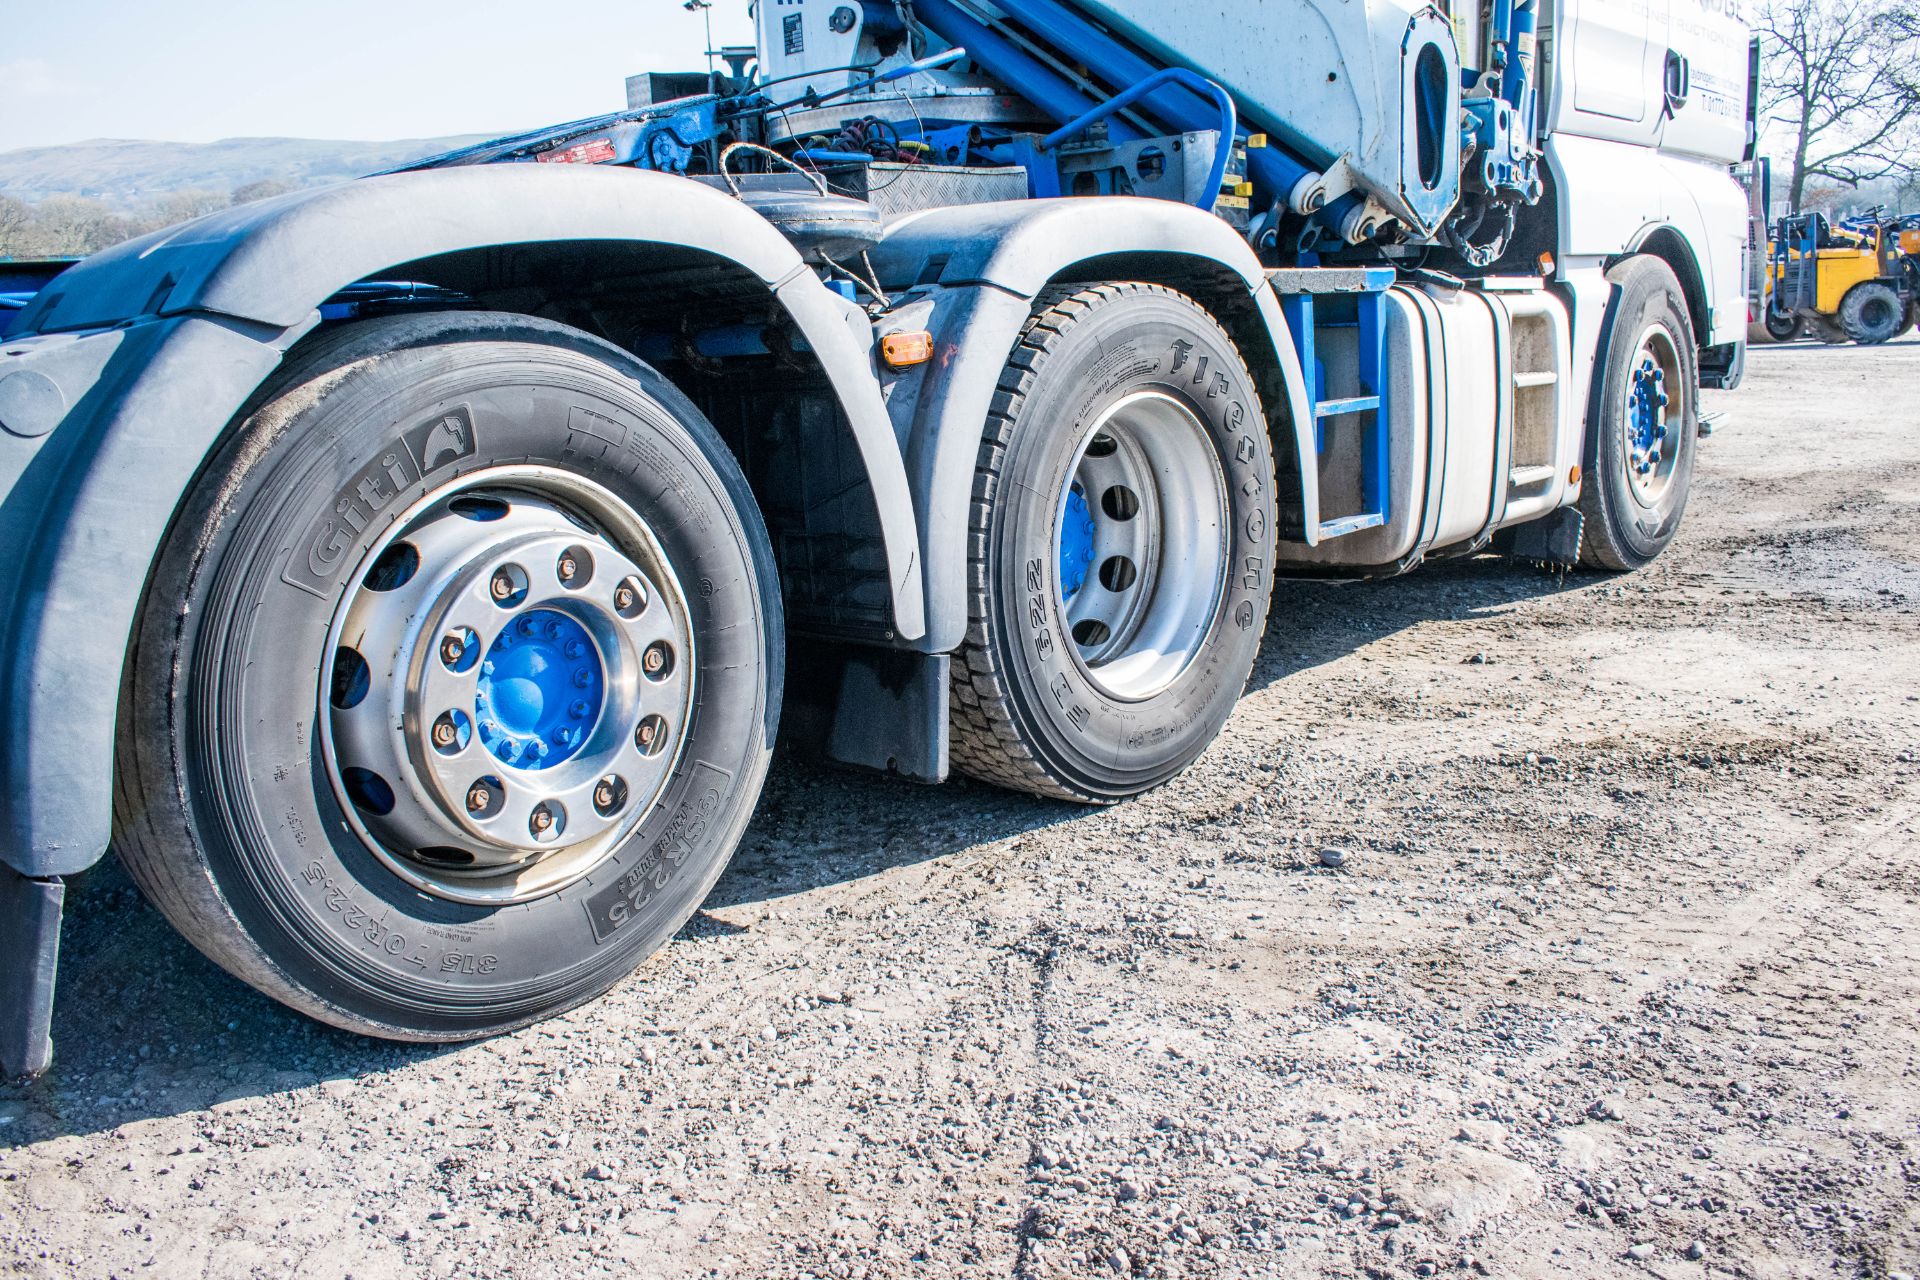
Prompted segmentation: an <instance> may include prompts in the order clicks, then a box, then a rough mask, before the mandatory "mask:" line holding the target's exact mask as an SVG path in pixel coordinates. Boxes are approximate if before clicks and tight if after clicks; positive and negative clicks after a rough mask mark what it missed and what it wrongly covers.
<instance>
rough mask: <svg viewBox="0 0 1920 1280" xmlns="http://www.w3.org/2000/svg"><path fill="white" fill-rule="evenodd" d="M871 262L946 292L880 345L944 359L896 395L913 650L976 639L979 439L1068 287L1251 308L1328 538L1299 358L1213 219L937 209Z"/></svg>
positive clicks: (891, 238)
mask: <svg viewBox="0 0 1920 1280" xmlns="http://www.w3.org/2000/svg"><path fill="white" fill-rule="evenodd" d="M873 258H874V264H875V267H876V269H877V271H878V272H879V275H880V279H881V282H882V283H883V284H884V285H885V286H886V287H887V288H889V289H900V290H909V289H912V288H913V287H915V286H937V288H932V289H930V290H928V291H927V293H926V295H925V296H924V297H922V298H920V299H918V300H909V301H907V302H905V303H904V304H903V305H902V306H901V307H899V308H898V309H897V310H896V312H895V313H894V315H893V316H890V317H889V318H888V319H886V320H883V321H882V324H881V331H882V332H883V333H885V332H887V331H889V330H892V329H912V328H925V329H928V330H929V331H930V332H931V333H932V334H933V339H934V358H933V360H932V361H931V362H929V363H928V364H925V365H922V366H919V367H918V368H917V369H915V370H912V371H910V372H909V373H908V374H907V375H905V376H902V377H899V378H897V379H892V380H890V382H889V385H888V388H887V390H888V398H887V405H888V408H889V410H890V411H891V412H892V414H893V420H894V426H895V429H896V431H897V432H898V433H899V435H900V439H901V447H902V449H903V450H904V452H905V454H906V461H907V478H908V483H909V484H910V486H911V488H912V492H913V499H914V504H915V508H916V510H918V511H919V512H920V519H921V528H920V536H921V544H920V550H921V559H922V562H923V563H924V565H925V573H926V582H927V633H926V635H925V637H924V638H923V639H922V640H921V641H920V643H919V645H918V646H916V647H919V648H923V649H924V650H926V651H927V652H930V653H942V652H946V651H949V650H951V649H954V648H956V647H958V646H959V644H960V643H961V641H962V640H963V639H964V638H965V634H966V626H967V603H966V599H967V597H966V586H967V584H966V572H967V526H968V515H969V507H970V505H971V502H972V497H973V471H974V462H975V458H976V455H977V454H978V452H979V448H980V434H981V431H982V429H983V428H984V426H985V424H986V420H987V414H988V411H989V409H990V408H991V405H992V402H993V395H994V389H995V387H996V386H997V385H998V383H999V381H1000V374H1001V371H1002V370H1003V369H1004V368H1005V367H1006V362H1007V357H1008V355H1009V354H1010V353H1011V352H1012V350H1013V346H1014V343H1015V341H1016V340H1017V339H1018V338H1019V335H1020V328H1021V325H1022V324H1023V323H1024V322H1025V321H1026V319H1027V316H1028V314H1029V313H1030V311H1031V309H1032V302H1033V299H1034V297H1035V296H1036V295H1037V294H1039V293H1040V291H1041V290H1042V289H1044V288H1046V287H1047V286H1048V285H1049V284H1050V283H1053V282H1054V281H1056V280H1059V279H1061V278H1063V277H1065V278H1072V279H1091V278H1096V277H1098V278H1107V279H1129V280H1161V279H1163V277H1164V276H1166V274H1167V273H1168V272H1169V270H1171V271H1172V273H1173V274H1174V275H1175V276H1176V277H1181V276H1192V277H1201V278H1207V279H1209V280H1212V281H1214V282H1215V288H1216V289H1223V290H1227V291H1229V292H1231V293H1233V294H1235V295H1237V299H1236V300H1237V301H1241V302H1245V303H1250V304H1251V307H1252V310H1253V312H1254V314H1255V315H1257V317H1258V324H1257V327H1258V328H1259V329H1260V330H1262V331H1263V332H1264V335H1265V341H1266V342H1267V343H1268V344H1269V350H1268V351H1267V352H1266V353H1265V354H1266V355H1267V356H1268V357H1269V358H1270V359H1271V360H1272V361H1273V363H1274V364H1275V365H1276V366H1277V367H1278V369H1279V372H1280V378H1281V382H1282V384H1283V388H1284V395H1285V399H1286V403H1287V407H1288V410H1289V413H1288V416H1289V418H1290V419H1291V428H1290V429H1291V432H1292V438H1293V444H1294V448H1295V450H1296V456H1297V457H1298V458H1299V459H1300V461H1301V466H1300V486H1301V489H1300V493H1299V495H1298V499H1299V504H1300V510H1301V513H1302V516H1303V520H1304V525H1305V529H1306V530H1307V531H1309V536H1311V533H1312V531H1315V530H1317V529H1318V527H1319V522H1320V521H1319V489H1318V484H1317V476H1318V471H1317V469H1316V467H1315V466H1314V458H1315V452H1314V442H1313V433H1312V425H1313V417H1312V414H1311V413H1310V412H1309V411H1308V407H1307V403H1306V396H1305V382H1304V381H1303V379H1302V378H1301V376H1300V359H1299V356H1298V354H1297V353H1296V351H1295V349H1294V345H1293V341H1292V339H1291V337H1290V336H1289V334H1288V330H1287V324H1286V320H1285V318H1284V317H1283V316H1282V315H1281V313H1280V306H1279V302H1278V299H1277V298H1276V297H1275V296H1274V293H1273V290H1272V289H1271V288H1270V287H1269V286H1268V283H1267V277H1266V274H1265V272H1264V270H1263V269H1262V267H1261V265H1260V260H1259V259H1258V258H1257V257H1255V256H1254V253H1253V250H1252V249H1251V248H1249V247H1248V245H1247V242H1246V241H1245V240H1244V239H1242V238H1241V237H1240V235H1239V234H1238V233H1237V232H1235V231H1234V230H1233V229H1232V228H1231V227H1229V226H1227V224H1226V223H1224V222H1222V221H1221V220H1220V219H1218V218H1216V217H1214V216H1213V215H1212V214H1208V213H1203V212H1201V211H1200V210H1199V209H1197V208H1194V207H1193V206H1191V205H1184V204H1175V203H1173V202H1171V201H1165V200H1148V199H1140V198H1137V197H1085V198H1073V199H1058V200H1021V201H1008V202H1005V203H998V204H981V205H967V206H959V207H953V208H945V209H933V210H929V211H927V212H924V213H919V214H913V215H910V216H908V217H906V218H903V219H901V220H900V221H898V222H896V223H894V224H893V226H892V227H891V228H889V230H888V233H887V237H886V239H885V241H884V242H883V243H882V244H881V245H880V247H879V248H878V249H876V250H875V251H874V253H873ZM1088 271H1092V272H1093V273H1094V274H1093V275H1089V274H1086V273H1087V272H1088ZM1109 273H1111V274H1109ZM1201 300H1202V301H1203V302H1205V301H1208V299H1206V298H1204V297H1203V298H1202V299H1201ZM1242 340H1243V341H1245V335H1244V333H1243V334H1242ZM1249 354H1250V356H1252V355H1253V354H1254V353H1249ZM1249 362H1250V363H1254V362H1255V361H1254V360H1252V359H1251V358H1250V360H1249ZM1285 496H1286V495H1282V497H1283V500H1284V498H1285Z"/></svg>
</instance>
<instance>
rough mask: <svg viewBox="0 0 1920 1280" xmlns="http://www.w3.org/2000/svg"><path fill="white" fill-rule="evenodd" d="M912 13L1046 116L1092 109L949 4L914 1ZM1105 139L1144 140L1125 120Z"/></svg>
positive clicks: (1073, 88) (1056, 76)
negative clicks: (961, 48)
mask: <svg viewBox="0 0 1920 1280" xmlns="http://www.w3.org/2000/svg"><path fill="white" fill-rule="evenodd" d="M913 13H914V17H915V18H917V19H918V20H919V21H920V22H922V23H924V24H925V25H926V26H928V27H930V28H932V29H933V30H934V31H935V32H936V33H937V34H939V35H940V36H941V38H943V39H945V40H948V41H951V42H952V43H954V44H960V45H965V46H966V48H967V54H968V56H969V57H971V58H972V59H973V60H974V61H975V62H977V63H979V64H980V65H981V66H983V67H985V68H986V69H987V71H988V73H989V74H991V75H992V76H993V78H994V79H996V80H998V81H1000V82H1001V83H1002V84H1004V85H1006V86H1007V88H1009V89H1011V90H1013V91H1014V92H1015V93H1017V94H1019V95H1020V96H1021V97H1023V98H1025V99H1026V100H1027V101H1028V102H1031V103H1032V104H1033V105H1034V106H1036V107H1038V108H1039V109H1040V110H1041V111H1042V112H1044V113H1045V114H1046V115H1047V116H1049V117H1050V118H1052V119H1054V120H1059V121H1066V120H1071V119H1073V118H1074V117H1075V116H1077V115H1079V114H1080V113H1081V112H1082V111H1085V110H1086V109H1087V108H1088V107H1090V106H1092V105H1094V104H1093V102H1092V101H1091V100H1090V99H1089V98H1088V96H1087V95H1086V94H1085V93H1084V92H1082V90H1081V89H1080V88H1079V86H1077V85H1075V84H1073V83H1072V82H1071V81H1069V80H1068V79H1067V78H1066V77H1065V76H1063V75H1061V74H1060V73H1059V72H1057V71H1055V70H1054V69H1053V68H1052V67H1049V66H1047V65H1046V64H1044V63H1042V62H1041V61H1040V60H1039V59H1037V58H1035V57H1034V56H1033V55H1032V54H1030V53H1028V52H1027V51H1026V50H1024V49H1022V48H1020V47H1019V46H1018V45H1016V44H1014V43H1013V41H1011V40H1009V39H1007V38H1006V37H1005V36H1003V35H1001V34H1000V33H999V32H998V31H995V30H994V29H993V28H991V27H989V26H987V25H986V24H985V23H983V22H981V21H979V20H978V19H977V18H975V17H974V16H973V15H972V14H969V13H967V12H965V11H963V10H962V9H961V8H960V7H959V6H958V5H956V4H954V3H952V0H915V3H914V6H913ZM1107 135H1108V136H1109V137H1111V138H1113V139H1114V140H1115V141H1116V142H1131V141H1133V140H1134V139H1136V138H1139V137H1141V136H1142V135H1141V133H1140V131H1139V130H1138V129H1136V128H1134V127H1133V126H1132V125H1130V124H1128V123H1127V122H1126V121H1124V120H1116V121H1114V122H1113V123H1112V124H1111V125H1109V126H1108V127H1107Z"/></svg>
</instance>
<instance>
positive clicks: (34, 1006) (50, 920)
mask: <svg viewBox="0 0 1920 1280" xmlns="http://www.w3.org/2000/svg"><path fill="white" fill-rule="evenodd" d="M66 894H67V886H66V884H65V882H64V881H60V880H33V879H29V878H28V877H26V876H23V875H21V874H20V873H19V872H17V871H15V870H14V869H13V868H12V867H7V866H0V1075H6V1076H18V1075H38V1074H40V1073H41V1072H42V1071H45V1070H46V1069H47V1066H48V1065H49V1064H50V1063H51V1062H52V1061H53V1038H52V1028H53V978H54V971H55V968H56V965H57V962H58V960H59V957H60V913H61V908H62V905H63V904H64V903H65V901H66Z"/></svg>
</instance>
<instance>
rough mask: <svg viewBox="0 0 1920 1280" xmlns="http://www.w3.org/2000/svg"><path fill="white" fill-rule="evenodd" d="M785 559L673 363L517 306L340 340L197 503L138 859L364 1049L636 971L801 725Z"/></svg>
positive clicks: (130, 769) (199, 938) (156, 622)
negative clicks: (657, 361)
mask: <svg viewBox="0 0 1920 1280" xmlns="http://www.w3.org/2000/svg"><path fill="white" fill-rule="evenodd" d="M774 582H775V577H774V572H773V569H772V564H771V555H770V552H769V549H768V545H767V538H766V533H765V531H764V529H763V528H762V526H761V524H760V522H759V519H758V516H757V514H756V512H755V510H754V506H753V503H752V500H751V498H750V496H749V495H748V493H747V489H746V485H745V482H744V481H743V479H742V478H741V476H740V474H739V471H738V469H737V468H736V466H735V465H734V463H733V460H732V458H731V456H730V455H729V454H728V452H727V450H726V448H725V446H724V445H723V444H722V442H721V441H720V439H719V437H718V436H717V435H716V434H715V433H714V431H713V429H712V427H711V426H710V425H709V424H708V423H707V422H706V420H705V419H704V418H702V417H701V415H700V414H699V412H698V410H696V409H695V408H694V407H693V405H692V404H691V403H690V402H689V401H687V399H686V398H685V397H684V396H682V395H680V394H679V393H678V392H677V391H675V390H674V389H673V388H672V387H671V386H670V385H668V384H667V383H666V382H665V381H664V380H663V379H661V378H660V376H659V375H658V374H656V373H655V372H654V371H653V370H652V369H650V368H648V367H647V366H645V365H642V364H640V363H639V362H638V361H636V360H634V359H632V358H631V357H629V356H627V355H625V354H624V353H622V352H620V351H618V350H617V349H615V348H612V347H609V346H607V345H606V344H604V343H601V342H599V341H597V340H596V339H593V338H591V337H590V336H588V335H586V334H583V333H579V332H577V331H574V330H570V329H566V328H563V327H561V326H559V325H555V324H550V323H545V322H542V321H536V320H531V319H526V318H522V317H517V316H503V315H484V314H447V315H437V316H424V317H408V318H399V319H391V320H376V321H371V322H368V323H366V324H363V325H359V326H355V327H353V328H350V329H346V330H343V331H341V332H340V333H338V334H333V335H328V336H326V337H323V338H322V339H320V340H318V342H317V343H316V344H315V345H314V346H312V347H311V348H309V349H308V351H307V352H306V353H305V356H304V358H303V359H301V360H300V361H299V363H298V365H297V366H296V367H293V368H290V369H289V371H288V372H287V373H286V374H284V375H283V376H282V377H281V379H280V380H279V382H278V384H277V386H276V387H275V388H274V389H273V390H272V391H270V392H268V393H266V394H265V396H264V397H263V400H262V402H261V403H259V405H258V406H257V407H256V408H255V409H254V410H253V411H252V412H251V413H250V414H249V415H248V416H247V417H246V418H245V419H244V420H243V421H241V422H240V423H238V424H237V426H236V427H235V429H234V430H233V431H232V432H231V433H230V435H229V437H228V439H227V440H226V441H225V443H224V444H223V445H222V447H220V448H219V449H218V450H217V451H216V453H215V455H214V456H213V458H212V459H211V460H210V463H209V465H208V466H207V468H206V469H205V471H204V472H203V473H202V475H201V477H200V479H199V480H198V481H197V482H196V484H195V486H194V488H193V489H192V491H191V492H190V493H189V494H188V495H187V497H186V499H185V501H184V503H183V506H182V509H181V512H180V514H179V516H178V517H176V522H175V526H174V528H173V530H172V531H171V532H170V534H169V536H168V539H167V541H166V544H165V545H164V547H163V548H162V550H161V553H160V557H159V559H158V562H157V564H156V567H155V570H154V574H153V578H152V582H151V586H150V588H149V591H148V603H147V606H146V608H145V610H144V613H143V615H142V618H141V621H140V624H139V626H138V629H137V632H136V635H135V641H134V648H133V651H132V653H131V654H130V657H129V663H128V667H129V676H128V683H127V686H126V689H125V691H124V694H123V698H122V725H121V733H120V737H119V746H118V753H119V759H118V778H119V785H118V797H117V799H118V803H117V811H116V819H117V827H118V832H117V841H116V843H117V844H118V846H119V848H120V852H121V857H122V859H123V861H124V862H125V863H126V865H127V867H128V869H129V871H130V873H131V874H132V876H133V878H134V880H135V881H136V882H137V883H138V884H139V885H140V887H141V888H142V889H143V890H144V891H145V892H146V894H147V896H148V897H149V898H150V899H151V900H152V901H153V902H154V903H155V905H157V906H158V907H159V908H160V910H161V911H162V912H163V913H164V914H165V915H166V916H167V917H168V918H169V920H171V921H172V922H173V924H174V925H175V926H176V927H177V928H178V929H180V931H181V932H182V933H184V934H185V935H186V936H187V937H188V939H189V940H191V941H192V942H193V943H194V944H195V945H196V946H198V947H199V948H200V949H201V950H202V951H204V952H205V953H206V954H207V955H208V956H210V957H211V958H213V959H214V960H215V961H217V962H218V963H220V964H221V965H223V966H224V967H226V968H227V969H228V970H230V971H231V972H233V973H234V974H236V975H237V976H239V977H240V978H242V979H244V980H246V981H248V982H250V983H252V984H253V985H255V986H256V987H258V988H259V989H261V990H262V991H264V992H266V993H267V994H269V995H271V996H274V997H275V998H277V999H279V1000H281V1001H283V1002H284V1003H286V1004H288V1005H291V1006H293V1007H294V1008H296V1009H299V1010H301V1011H303V1012H305V1013H308V1014H310V1015H312V1016H314V1017H316V1018H319V1019H322V1020H323V1021H327V1022H330V1023H333V1024H335V1025H337V1026H341V1027H345V1028H348V1029H350V1030H354V1031H360V1032H364V1033H367V1034H372V1035H380V1036H387V1037H392V1038H398V1039H414V1040H448V1039H458V1038H463V1037H468V1036H474V1035H480V1034H484V1033H488V1032H493V1031H498V1030H503V1029H506V1028H509V1027H513V1026H516V1025H520V1024H523V1023H526V1022H530V1021H533V1020H535V1019H538V1018H542V1017H545V1016H547V1015H550V1014H552V1013H555V1012H557V1011H559V1010H561V1009H565V1008H567V1007H569V1006H571V1005H574V1004H577V1003H579V1002H580V1001H582V1000H585V999H588V998H590V997H592V996H594V995H596V994H598V993H599V992H601V991H603V990H605V989H606V988H607V987H608V986H610V985H612V984H613V983H614V982H615V981H617V980H618V979H619V978H620V977H621V976H623V975H624V974H626V973H627V972H628V971H629V970H631V969H632V968H633V967H634V965H635V964H637V963H638V962H639V961H640V960H641V959H642V958H643V957H644V956H646V955H647V954H648V953H649V952H651V951H652V950H653V949H654V948H656V947H658V946H659V945H660V944H661V943H662V942H664V941H665V940H666V939H667V938H668V937H670V936H671V935H672V933H673V932H674V931H675V930H676V929H678V928H679V926H680V925H681V923H682V922H683V921H684V920H685V919H686V918H687V916H688V915H689V914H691V913H692V911H693V910H694V908H695V907H696V906H698V904H699V902H700V900H701V898H702V897H703V896H704V895H705V893H706V892H707V889H708V887H709V886H710V885H711V884H712V883H713V881H714V879H715V878H716V877H717V876H718V875H719V873H720V870H721V868H722V867H723V866H724V865H725V863H726V860H727V858H728V856H729V855H730V853H731V852H732V849H733V846H734V843H735V841H736V840H737V838H738V834H739V832H740V830H741V828H742V827H743V826H744V824H745V822H746V820H747V817H748V815H749V813H750V811H751V809H752V807H753V803H754V801H755V799H756V797H757V795H758V792H759V788H760V783H761V780H762V778H763V776H764V773H765V770H766V766H767V761H768V758H769V747H770V743H771V741H772V738H773V733H774V720H775V715H776V713H777V708H778V705H779V693H780V675H781V662H782V651H781V628H780V617H779V605H778V597H777V595H776V593H775V589H774V585H773V584H774Z"/></svg>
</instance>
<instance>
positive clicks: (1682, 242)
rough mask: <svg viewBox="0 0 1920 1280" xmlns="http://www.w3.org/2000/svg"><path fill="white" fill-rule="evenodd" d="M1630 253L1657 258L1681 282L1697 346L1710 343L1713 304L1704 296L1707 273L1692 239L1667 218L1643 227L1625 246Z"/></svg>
mask: <svg viewBox="0 0 1920 1280" xmlns="http://www.w3.org/2000/svg"><path fill="white" fill-rule="evenodd" d="M1628 252H1629V253H1644V254H1648V255H1650V256H1652V257H1655V258H1658V259H1660V261H1662V262H1664V263H1666V264H1667V269H1668V270H1670V271H1672V272H1673V276H1674V279H1676V280H1678V281H1679V282H1680V294H1681V296H1682V297H1683V298H1685V299H1686V303H1687V319H1688V321H1689V322H1690V323H1691V324H1692V326H1693V340H1694V343H1695V344H1696V345H1697V346H1702V347H1705V346H1711V345H1712V333H1711V332H1710V330H1709V321H1710V318H1711V316H1712V307H1711V304H1710V303H1709V301H1708V299H1707V285H1706V277H1705V276H1704V275H1703V274H1702V272H1701V270H1700V255H1699V253H1698V252H1697V251H1696V249H1695V248H1694V245H1693V242H1692V241H1691V240H1689V239H1688V238H1687V235H1686V233H1685V232H1684V231H1682V230H1680V228H1678V227H1676V226H1675V225H1673V224H1672V223H1670V222H1662V223H1656V224H1654V225H1651V226H1648V227H1645V228H1643V229H1642V230H1641V232H1640V234H1639V235H1637V236H1635V237H1634V238H1633V243H1632V244H1631V245H1630V246H1628Z"/></svg>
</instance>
